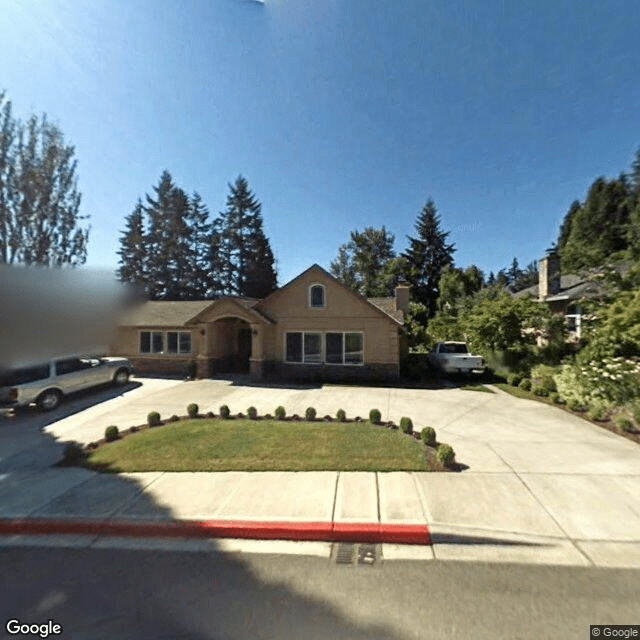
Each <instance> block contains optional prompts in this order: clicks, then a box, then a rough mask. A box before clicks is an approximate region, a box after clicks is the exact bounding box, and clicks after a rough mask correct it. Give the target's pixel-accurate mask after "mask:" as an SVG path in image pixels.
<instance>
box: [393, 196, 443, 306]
mask: <svg viewBox="0 0 640 640" xmlns="http://www.w3.org/2000/svg"><path fill="white" fill-rule="evenodd" d="M415 228H416V231H417V232H418V233H417V237H415V238H412V237H410V236H409V243H410V244H409V248H408V249H407V251H406V252H405V253H404V254H402V257H403V258H404V259H405V260H406V261H407V267H408V273H407V279H408V281H409V283H410V284H411V290H412V295H413V299H414V300H415V301H416V302H418V303H420V304H423V305H425V307H426V308H427V309H428V313H429V317H430V318H432V317H433V315H434V314H435V311H436V302H437V299H438V293H439V291H438V283H439V281H440V276H441V275H442V270H443V269H444V268H445V267H447V266H449V265H451V264H453V253H454V252H455V247H454V245H453V244H447V242H446V240H447V236H448V235H449V232H448V231H447V232H443V231H442V230H441V229H440V217H439V216H438V213H437V209H436V206H435V204H434V202H433V200H429V201H428V202H427V203H426V204H425V206H424V207H423V209H422V212H421V213H420V215H419V216H418V220H417V222H416V225H415Z"/></svg>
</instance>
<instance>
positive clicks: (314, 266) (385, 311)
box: [258, 264, 404, 325]
mask: <svg viewBox="0 0 640 640" xmlns="http://www.w3.org/2000/svg"><path fill="white" fill-rule="evenodd" d="M312 270H317V271H320V272H321V273H322V274H323V275H324V276H326V277H327V278H329V279H330V280H333V281H334V282H335V283H336V284H337V285H338V286H339V287H342V288H343V289H344V290H345V291H346V292H347V293H349V295H351V296H355V297H356V298H358V299H359V300H360V301H361V302H363V303H364V304H366V305H369V306H370V307H372V308H373V309H375V310H376V311H377V312H378V313H382V314H384V316H386V317H387V318H389V319H391V320H393V321H394V322H396V323H397V324H399V325H402V324H404V317H403V314H402V312H399V316H398V314H397V313H395V312H394V315H392V314H391V313H389V311H390V309H389V305H388V303H384V304H382V305H380V306H378V305H377V304H374V303H373V302H372V301H371V300H368V299H367V298H365V297H364V296H362V295H360V294H359V293H357V292H355V291H353V289H350V288H349V287H347V285H346V284H343V283H342V282H340V281H339V280H338V279H337V278H335V276H332V275H331V274H330V273H329V272H328V271H327V270H326V269H323V268H322V267H321V266H320V265H319V264H312V265H311V266H310V267H309V268H308V269H305V270H304V271H303V272H302V273H301V274H300V275H297V276H296V277H295V278H293V280H289V282H287V284H285V285H283V286H282V287H279V288H278V289H276V290H275V291H273V292H272V293H270V294H269V295H268V296H267V297H266V298H264V299H263V300H262V301H261V302H263V301H266V300H268V299H269V298H271V297H273V296H277V295H278V293H279V292H280V291H282V290H284V289H287V288H288V287H290V286H291V285H292V284H294V283H295V282H297V281H298V280H299V279H300V278H302V277H304V276H305V275H306V274H307V273H309V271H312ZM373 300H393V301H394V307H395V298H373ZM384 307H386V308H384ZM258 310H259V309H258Z"/></svg>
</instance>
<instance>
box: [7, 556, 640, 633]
mask: <svg viewBox="0 0 640 640" xmlns="http://www.w3.org/2000/svg"><path fill="white" fill-rule="evenodd" d="M0 566H2V587H1V589H0V612H1V614H0V618H1V619H2V629H1V630H0V637H2V638H15V637H16V636H15V635H10V634H8V633H7V631H6V627H5V624H6V621H7V620H9V619H18V620H20V621H21V623H29V624H33V623H39V624H42V623H46V622H47V621H48V620H51V621H52V622H53V623H55V624H59V625H61V627H62V633H61V634H60V635H56V636H54V635H51V636H49V637H59V638H73V639H82V640H84V639H91V640H101V639H103V638H104V639H105V640H107V639H108V640H114V639H120V638H122V639H127V640H138V639H145V640H146V639H148V640H164V639H167V640H168V639H173V638H175V639H181V640H205V639H216V640H222V639H225V640H235V639H238V640H240V639H242V640H244V639H247V638H252V639H253V638H255V639H267V638H269V639H271V638H273V639H274V640H275V639H278V640H280V639H283V638H286V639H297V638H300V639H302V638H304V639H308V640H312V639H321V638H322V639H327V640H329V639H331V640H334V639H340V638H349V639H350V640H357V639H362V640H364V639H365V638H366V639H367V640H382V639H383V638H384V639H388V640H405V639H421V640H422V639H430V638H434V639H438V640H449V639H454V638H455V639H472V640H485V639H486V640H489V639H495V638H507V639H509V640H528V639H532V640H533V639H535V640H541V639H546V638H561V639H562V640H570V639H576V640H587V638H589V625H590V624H623V623H626V624H629V623H640V604H639V601H638V598H637V595H638V593H640V571H638V570H627V569H604V568H595V567H586V568H580V567H558V566H531V565H517V564H490V563H475V562H464V563H460V562H446V561H433V562H413V561H384V560H383V561H381V562H380V561H378V562H376V563H374V564H373V565H367V564H360V565H351V564H350V565H340V564H337V563H336V562H335V560H334V559H326V558H318V557H299V556H291V555H287V556H278V555H262V554H242V555H238V554H227V553H221V552H216V551H215V550H213V549H212V551H211V552H208V553H204V552H182V551H171V550H170V549H169V548H166V549H164V550H162V551H158V550H131V549H117V548H110V549H72V548H71V549H70V548H66V549H65V548H47V547H34V546H29V547H24V548H19V547H14V548H10V549H9V548H4V549H1V550H0ZM31 637H34V636H31Z"/></svg>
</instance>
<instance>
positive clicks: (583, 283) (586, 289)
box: [511, 274, 602, 302]
mask: <svg viewBox="0 0 640 640" xmlns="http://www.w3.org/2000/svg"><path fill="white" fill-rule="evenodd" d="M601 288H602V287H601V285H599V284H598V283H596V282H590V281H589V280H587V277H586V276H578V275H575V274H567V275H566V276H560V291H558V293H554V294H553V295H552V296H548V297H547V298H546V299H545V302H549V301H551V302H553V301H555V300H576V299H577V298H581V297H582V296H585V295H586V296H589V295H595V294H597V293H598V292H599V291H600V290H601ZM511 295H512V296H513V297H514V298H523V297H524V296H527V295H530V296H534V297H535V298H537V297H538V285H537V284H534V285H533V286H532V287H527V288H526V289H522V290H521V291H517V292H516V293H512V294H511Z"/></svg>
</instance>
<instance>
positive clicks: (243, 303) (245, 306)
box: [187, 296, 275, 324]
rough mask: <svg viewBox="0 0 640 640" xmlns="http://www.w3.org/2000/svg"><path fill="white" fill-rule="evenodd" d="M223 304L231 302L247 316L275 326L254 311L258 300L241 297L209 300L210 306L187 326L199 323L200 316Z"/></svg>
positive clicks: (269, 319)
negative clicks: (246, 313)
mask: <svg viewBox="0 0 640 640" xmlns="http://www.w3.org/2000/svg"><path fill="white" fill-rule="evenodd" d="M223 302H231V303H232V304H234V305H237V306H238V307H240V308H241V309H242V310H243V311H246V312H248V314H249V316H253V317H255V318H257V319H259V320H262V321H263V322H267V323H268V324H275V323H274V321H273V320H272V319H271V318H269V317H267V316H266V315H265V314H264V313H262V312H261V311H258V309H255V306H256V305H257V304H258V302H260V300H258V298H244V297H242V296H223V297H222V298H218V299H216V300H211V301H210V304H209V305H208V306H207V307H206V308H205V309H203V310H202V311H200V312H199V313H198V314H196V315H195V316H194V317H193V318H191V319H190V320H188V321H187V324H195V323H197V322H199V321H200V316H203V315H205V314H206V312H207V311H209V310H210V309H214V308H215V306H216V305H219V304H221V303H223Z"/></svg>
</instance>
